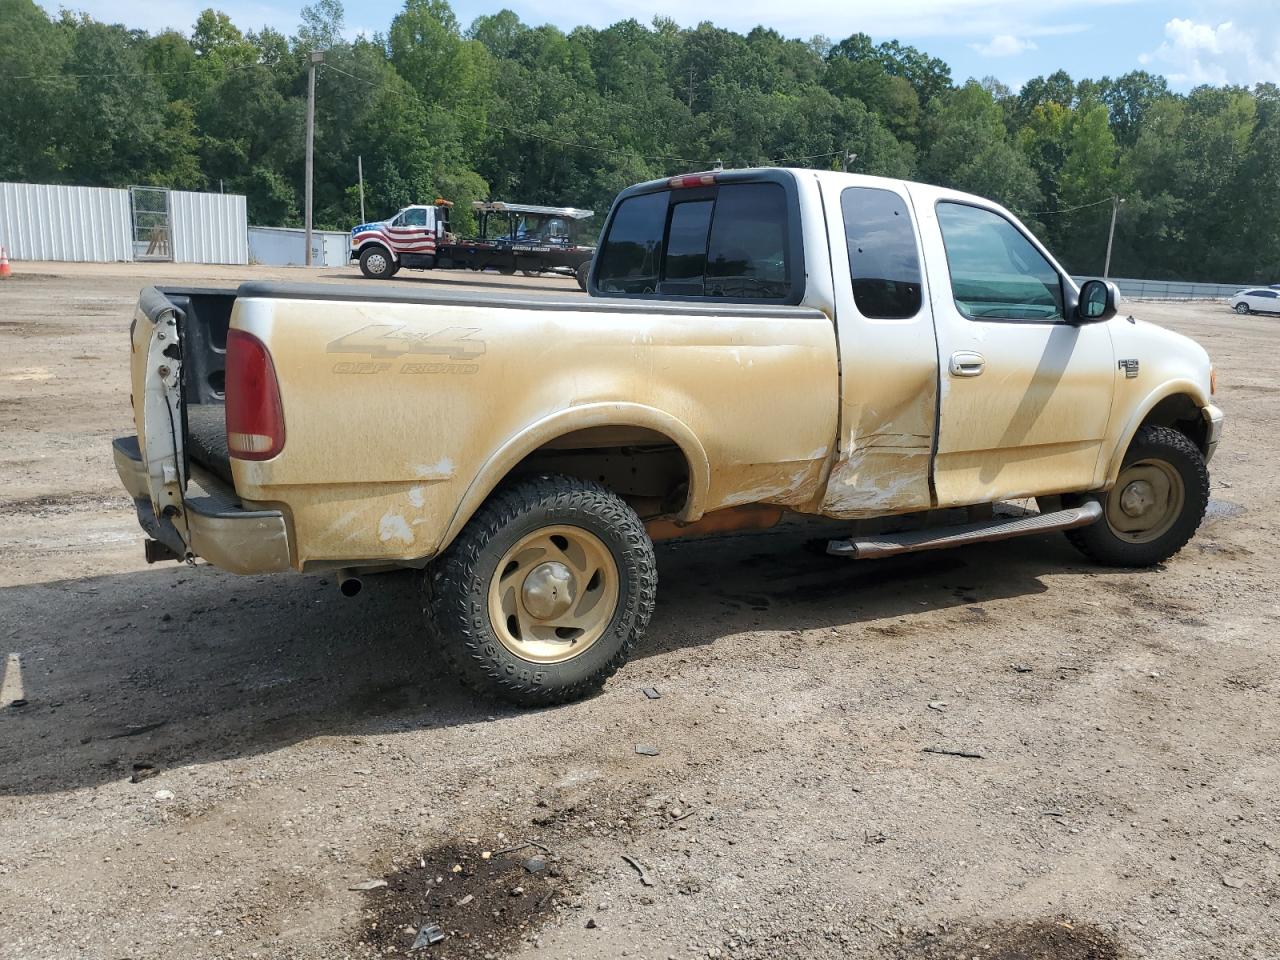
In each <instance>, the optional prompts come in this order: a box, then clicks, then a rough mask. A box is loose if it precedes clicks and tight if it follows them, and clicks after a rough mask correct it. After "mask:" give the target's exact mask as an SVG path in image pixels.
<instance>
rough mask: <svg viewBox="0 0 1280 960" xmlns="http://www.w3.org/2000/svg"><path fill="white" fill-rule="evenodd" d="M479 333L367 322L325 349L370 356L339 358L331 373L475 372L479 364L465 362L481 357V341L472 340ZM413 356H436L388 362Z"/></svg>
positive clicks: (466, 328)
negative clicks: (357, 358)
mask: <svg viewBox="0 0 1280 960" xmlns="http://www.w3.org/2000/svg"><path fill="white" fill-rule="evenodd" d="M479 332H480V328H479V327H445V328H444V329H443V330H436V331H435V332H434V333H430V332H427V331H424V330H417V329H410V328H409V327H406V326H405V325H404V324H403V323H371V324H369V325H368V326H367V327H361V328H360V329H359V330H356V331H355V332H354V333H348V334H347V335H346V336H343V337H339V338H338V339H337V340H331V341H329V343H328V344H327V345H326V346H325V352H326V353H348V354H351V353H354V354H363V355H364V356H366V357H370V358H371V359H369V360H342V361H339V362H338V363H335V364H334V365H333V372H334V373H342V374H364V375H369V374H374V375H376V374H380V373H386V372H387V371H389V370H394V371H395V372H396V373H411V374H421V373H446V374H470V373H477V372H479V370H480V364H478V363H469V362H467V361H471V360H474V359H475V358H476V357H480V356H483V355H484V351H485V346H484V341H483V340H477V339H475V334H477V333H479ZM415 356H416V357H439V358H440V359H438V360H428V361H408V362H404V363H393V362H392V361H395V360H398V359H399V358H400V357H415Z"/></svg>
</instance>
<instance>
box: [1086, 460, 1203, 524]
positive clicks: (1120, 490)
mask: <svg viewBox="0 0 1280 960" xmlns="http://www.w3.org/2000/svg"><path fill="white" fill-rule="evenodd" d="M1186 500H1187V491H1186V487H1185V485H1184V484H1183V482H1182V474H1180V473H1178V471H1177V470H1175V469H1174V468H1173V465H1172V464H1170V463H1167V462H1165V461H1164V460H1139V461H1137V462H1136V463H1131V464H1129V465H1128V466H1126V467H1125V468H1124V469H1123V470H1121V471H1120V477H1119V479H1118V480H1117V481H1116V485H1115V486H1114V487H1113V488H1112V489H1111V492H1110V493H1108V494H1107V504H1106V507H1107V524H1108V525H1109V526H1110V527H1111V529H1112V531H1113V532H1114V533H1115V535H1116V536H1117V537H1119V538H1120V539H1122V540H1128V541H1129V542H1130V543H1150V542H1151V541H1152V540H1156V539H1158V538H1160V537H1161V536H1163V535H1164V534H1165V533H1167V532H1168V530H1169V528H1170V527H1172V526H1173V524H1174V523H1175V522H1176V521H1177V519H1178V517H1179V516H1180V515H1181V513H1182V508H1183V506H1184V505H1185V504H1186Z"/></svg>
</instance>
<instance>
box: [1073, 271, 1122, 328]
mask: <svg viewBox="0 0 1280 960" xmlns="http://www.w3.org/2000/svg"><path fill="white" fill-rule="evenodd" d="M1119 308H1120V288H1119V287H1117V286H1116V285H1115V284H1114V283H1111V282H1110V281H1107V280H1086V281H1085V282H1084V283H1083V284H1082V285H1081V287H1080V299H1079V300H1078V301H1077V302H1076V311H1075V313H1076V322H1077V323H1102V322H1104V321H1106V320H1110V319H1111V318H1112V317H1114V316H1115V315H1116V311H1117V310H1118V309H1119Z"/></svg>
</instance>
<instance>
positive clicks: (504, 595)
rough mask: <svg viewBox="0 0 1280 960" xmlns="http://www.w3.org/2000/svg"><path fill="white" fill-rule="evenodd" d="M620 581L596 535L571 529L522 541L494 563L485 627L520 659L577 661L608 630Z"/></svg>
mask: <svg viewBox="0 0 1280 960" xmlns="http://www.w3.org/2000/svg"><path fill="white" fill-rule="evenodd" d="M620 587H621V578H620V576H619V573H618V565H617V563H616V562H615V561H614V559H613V555H612V553H610V551H609V548H608V547H606V546H605V544H604V541H602V540H601V539H600V538H599V537H598V536H596V535H595V534H594V533H592V532H591V531H589V530H586V529H584V528H582V527H578V526H573V525H571V524H554V525H551V526H547V527H543V528H541V529H539V530H536V531H534V532H532V533H529V534H527V535H526V536H524V537H522V538H521V539H520V540H518V541H517V542H516V543H515V544H513V545H512V546H511V548H510V549H509V550H507V551H506V553H504V554H503V556H502V557H501V559H500V560H499V561H498V563H497V565H496V566H495V568H494V571H493V573H492V574H491V579H490V581H489V591H488V593H489V603H488V608H489V623H490V625H491V626H492V628H493V632H494V635H495V636H496V637H497V639H498V642H499V643H501V644H502V645H503V646H504V647H506V648H507V650H509V651H510V652H511V653H513V654H514V655H515V656H517V657H519V658H520V659H521V660H526V661H529V662H531V663H560V662H562V661H565V660H569V659H572V658H573V657H577V656H580V655H581V654H582V653H583V652H585V651H586V650H587V649H588V648H589V647H591V645H592V644H594V643H595V642H596V641H597V640H598V639H600V637H601V636H602V635H603V634H604V632H605V630H607V629H608V627H609V624H610V623H611V622H612V620H613V616H614V613H615V611H616V610H617V608H618V597H619V593H620Z"/></svg>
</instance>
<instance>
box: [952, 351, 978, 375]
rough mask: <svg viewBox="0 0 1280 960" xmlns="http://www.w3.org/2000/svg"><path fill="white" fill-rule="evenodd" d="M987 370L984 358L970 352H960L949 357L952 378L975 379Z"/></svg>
mask: <svg viewBox="0 0 1280 960" xmlns="http://www.w3.org/2000/svg"><path fill="white" fill-rule="evenodd" d="M986 368H987V361H986V358H985V357H983V356H982V354H980V353H974V352H973V351H972V350H960V351H958V352H956V353H953V354H952V355H951V367H950V369H951V375H952V376H953V377H976V376H978V375H979V374H981V373H982V371H983V370H985V369H986Z"/></svg>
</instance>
